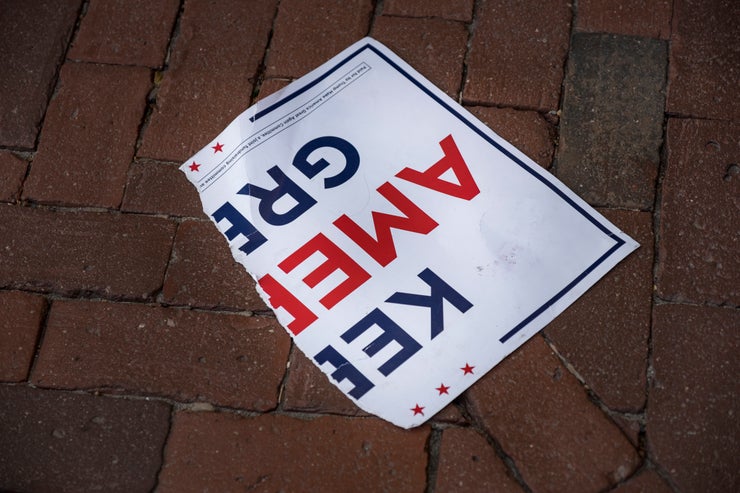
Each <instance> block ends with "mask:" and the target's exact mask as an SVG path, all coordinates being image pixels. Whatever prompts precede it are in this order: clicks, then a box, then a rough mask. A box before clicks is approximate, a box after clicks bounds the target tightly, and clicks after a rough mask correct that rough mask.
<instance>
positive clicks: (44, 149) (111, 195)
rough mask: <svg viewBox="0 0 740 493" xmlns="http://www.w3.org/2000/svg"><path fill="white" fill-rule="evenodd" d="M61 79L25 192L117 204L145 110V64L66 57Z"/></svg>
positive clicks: (54, 199)
mask: <svg viewBox="0 0 740 493" xmlns="http://www.w3.org/2000/svg"><path fill="white" fill-rule="evenodd" d="M60 79H61V80H60V86H59V92H58V93H57V95H56V97H55V98H54V99H53V100H52V102H51V104H50V105H49V110H48V112H47V114H46V120H45V122H44V131H43V133H42V135H41V139H40V143H39V151H38V152H37V153H36V157H35V158H34V160H33V162H32V163H31V172H30V174H29V176H28V179H27V180H26V184H25V186H24V189H23V196H24V198H26V199H30V200H34V201H38V202H50V203H59V204H75V205H92V206H101V207H110V208H116V207H118V206H119V205H120V203H121V197H122V196H123V188H124V186H125V185H126V171H127V170H128V167H129V164H130V163H131V158H132V156H133V154H134V144H135V143H136V136H137V134H138V127H139V124H140V123H141V120H142V118H143V116H144V108H145V105H146V95H147V93H148V92H149V89H150V86H151V82H150V76H149V70H147V69H145V68H140V67H122V66H112V65H92V64H87V63H67V64H65V65H64V66H63V67H62V71H61V74H60Z"/></svg>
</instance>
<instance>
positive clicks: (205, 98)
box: [138, 0, 276, 162]
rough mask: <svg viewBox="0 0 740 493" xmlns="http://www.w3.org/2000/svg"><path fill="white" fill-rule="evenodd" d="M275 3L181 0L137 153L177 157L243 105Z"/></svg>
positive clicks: (197, 145) (194, 147)
mask: <svg viewBox="0 0 740 493" xmlns="http://www.w3.org/2000/svg"><path fill="white" fill-rule="evenodd" d="M275 4H276V2H275V0H271V1H264V2H242V1H239V0H228V1H227V0H224V1H220V2H210V1H207V0H190V1H188V2H186V3H185V8H184V11H183V14H182V18H181V21H180V33H179V35H178V37H177V39H176V40H175V41H174V45H173V49H172V54H171V57H170V61H169V68H168V69H167V71H166V72H165V73H164V77H163V79H162V83H161V86H160V87H159V89H158V91H157V95H156V102H155V104H154V108H153V111H152V115H151V119H150V121H149V125H148V127H147V128H146V130H145V131H144V137H143V140H142V144H141V147H140V148H139V150H138V155H139V156H140V157H149V158H155V159H161V160H163V161H177V162H182V161H184V160H186V159H187V158H189V157H190V156H192V155H193V154H195V153H196V152H197V151H199V150H200V149H201V148H202V147H203V146H205V145H206V144H208V143H209V142H210V140H211V139H212V138H214V137H215V136H216V135H218V133H219V132H220V131H221V130H222V129H223V128H224V127H225V126H226V125H228V124H229V122H230V121H231V120H233V119H234V118H236V116H237V115H239V114H240V113H241V112H242V111H244V110H245V109H246V107H247V106H248V104H249V100H250V97H251V94H252V88H253V82H254V79H253V78H254V77H255V76H256V75H257V69H258V67H259V65H260V62H261V60H262V55H263V52H264V50H265V47H266V45H267V38H268V35H269V32H270V26H271V24H272V17H273V14H274V10H275Z"/></svg>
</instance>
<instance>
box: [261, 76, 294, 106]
mask: <svg viewBox="0 0 740 493" xmlns="http://www.w3.org/2000/svg"><path fill="white" fill-rule="evenodd" d="M288 84H290V81H289V80H288V79H265V80H264V81H263V82H262V85H261V86H260V92H259V94H258V95H257V98H256V99H255V102H257V101H259V100H260V99H265V98H266V97H267V96H269V95H270V94H273V93H276V92H277V91H279V90H280V89H282V88H283V87H285V86H287V85H288Z"/></svg>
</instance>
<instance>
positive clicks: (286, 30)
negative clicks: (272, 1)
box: [267, 0, 373, 77]
mask: <svg viewBox="0 0 740 493" xmlns="http://www.w3.org/2000/svg"><path fill="white" fill-rule="evenodd" d="M372 12H373V2H372V1H371V0H283V1H281V2H280V9H279V10H278V15H277V18H276V19H275V28H274V32H275V34H274V35H273V38H272V42H271V43H270V53H269V55H268V57H267V75H268V76H270V77H300V76H302V75H304V74H306V73H307V72H309V71H311V70H313V69H315V68H316V67H318V66H319V65H321V64H322V63H324V62H325V61H327V60H328V59H329V58H331V57H333V56H334V55H336V54H337V53H339V52H340V51H342V50H343V49H345V48H346V47H347V46H349V45H351V44H352V43H354V42H355V41H357V40H358V39H360V38H362V37H363V36H365V35H366V34H367V31H368V29H369V27H370V16H371V15H372Z"/></svg>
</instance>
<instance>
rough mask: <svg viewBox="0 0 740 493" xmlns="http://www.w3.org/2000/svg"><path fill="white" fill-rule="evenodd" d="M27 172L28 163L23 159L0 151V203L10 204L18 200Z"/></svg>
mask: <svg viewBox="0 0 740 493" xmlns="http://www.w3.org/2000/svg"><path fill="white" fill-rule="evenodd" d="M27 170H28V163H27V162H25V161H24V160H23V159H21V158H19V157H17V156H14V155H13V154H12V153H10V152H5V151H0V201H3V202H12V201H14V200H16V199H18V192H20V189H21V185H22V184H23V180H24V179H25V178H26V171H27Z"/></svg>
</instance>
